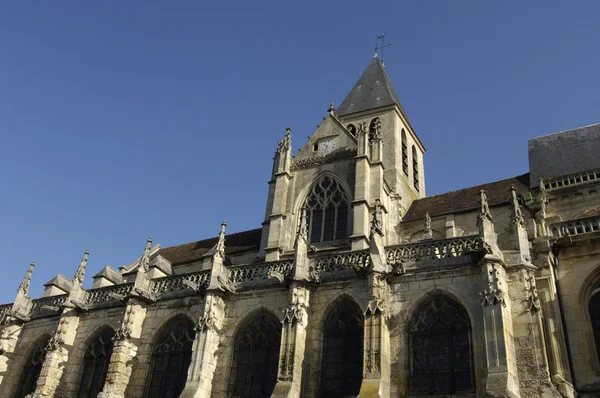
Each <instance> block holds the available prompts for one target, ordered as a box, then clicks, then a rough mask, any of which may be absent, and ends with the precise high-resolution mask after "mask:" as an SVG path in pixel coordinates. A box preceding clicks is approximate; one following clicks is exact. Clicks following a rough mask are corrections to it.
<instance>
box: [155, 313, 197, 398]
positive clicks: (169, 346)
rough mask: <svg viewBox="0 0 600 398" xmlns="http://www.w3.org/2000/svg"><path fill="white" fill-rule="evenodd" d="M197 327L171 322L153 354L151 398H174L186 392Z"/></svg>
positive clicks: (187, 321)
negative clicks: (186, 381) (185, 387)
mask: <svg viewBox="0 0 600 398" xmlns="http://www.w3.org/2000/svg"><path fill="white" fill-rule="evenodd" d="M194 336H195V332H194V325H192V323H191V322H190V321H189V320H187V319H183V318H178V319H174V320H172V321H170V322H169V323H168V324H167V325H166V327H165V329H164V331H163V332H162V333H161V334H160V335H159V336H158V339H157V340H156V343H155V344H154V347H153V350H152V360H151V363H150V374H149V379H148V383H147V394H146V395H145V396H146V397H148V398H163V397H164V398H167V397H168V398H174V397H178V396H179V395H180V394H181V392H182V391H183V387H184V386H185V380H186V378H187V373H188V367H189V366H190V362H191V359H192V344H193V342H194Z"/></svg>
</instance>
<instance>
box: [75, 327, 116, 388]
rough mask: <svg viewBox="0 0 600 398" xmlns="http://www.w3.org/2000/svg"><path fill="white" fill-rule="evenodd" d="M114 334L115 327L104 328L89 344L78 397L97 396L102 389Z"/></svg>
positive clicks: (84, 357) (84, 359)
mask: <svg viewBox="0 0 600 398" xmlns="http://www.w3.org/2000/svg"><path fill="white" fill-rule="evenodd" d="M114 334H115V331H114V330H113V329H111V328H104V329H102V330H101V331H100V332H99V333H98V334H97V335H96V336H95V337H94V338H93V340H92V342H91V343H90V344H89V345H88V347H87V349H86V351H85V354H84V356H83V364H82V369H81V377H82V379H81V383H80V384H79V393H78V394H77V396H78V397H82V398H83V397H88V398H96V397H97V396H98V394H99V393H100V392H101V391H102V387H103V386H104V380H105V379H106V373H107V371H108V364H109V362H110V355H111V354H112V350H113V341H112V337H113V336H114Z"/></svg>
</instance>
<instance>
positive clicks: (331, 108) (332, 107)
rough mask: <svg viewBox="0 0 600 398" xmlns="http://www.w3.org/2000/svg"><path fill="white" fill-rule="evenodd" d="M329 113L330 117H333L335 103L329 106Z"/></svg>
mask: <svg viewBox="0 0 600 398" xmlns="http://www.w3.org/2000/svg"><path fill="white" fill-rule="evenodd" d="M327 112H329V114H330V115H333V112H335V105H334V104H333V102H332V103H331V104H329V109H327Z"/></svg>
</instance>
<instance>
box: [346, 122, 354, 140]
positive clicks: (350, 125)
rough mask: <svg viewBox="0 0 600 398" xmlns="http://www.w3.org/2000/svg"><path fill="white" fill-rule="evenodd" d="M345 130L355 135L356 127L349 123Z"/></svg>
mask: <svg viewBox="0 0 600 398" xmlns="http://www.w3.org/2000/svg"><path fill="white" fill-rule="evenodd" d="M346 130H348V132H349V133H350V134H352V135H353V136H355V137H356V127H355V126H354V125H353V124H349V125H348V127H346Z"/></svg>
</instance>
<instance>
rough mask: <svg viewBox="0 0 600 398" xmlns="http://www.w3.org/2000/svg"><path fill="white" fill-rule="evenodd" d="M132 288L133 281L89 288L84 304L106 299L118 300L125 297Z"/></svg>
mask: <svg viewBox="0 0 600 398" xmlns="http://www.w3.org/2000/svg"><path fill="white" fill-rule="evenodd" d="M131 289H133V283H124V284H120V285H112V286H105V287H100V288H97V289H91V290H88V291H87V295H86V300H85V301H86V304H87V305H93V304H98V303H104V302H108V301H118V300H119V298H121V297H126V296H127V295H128V294H129V293H130V292H131Z"/></svg>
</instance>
